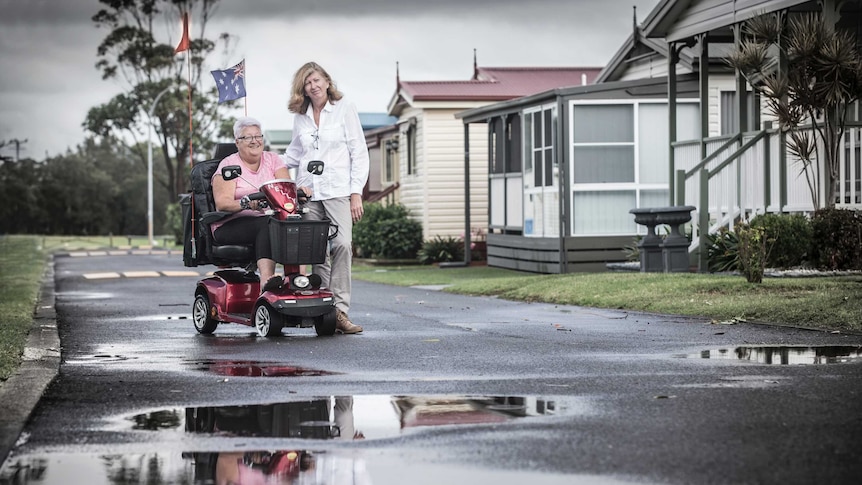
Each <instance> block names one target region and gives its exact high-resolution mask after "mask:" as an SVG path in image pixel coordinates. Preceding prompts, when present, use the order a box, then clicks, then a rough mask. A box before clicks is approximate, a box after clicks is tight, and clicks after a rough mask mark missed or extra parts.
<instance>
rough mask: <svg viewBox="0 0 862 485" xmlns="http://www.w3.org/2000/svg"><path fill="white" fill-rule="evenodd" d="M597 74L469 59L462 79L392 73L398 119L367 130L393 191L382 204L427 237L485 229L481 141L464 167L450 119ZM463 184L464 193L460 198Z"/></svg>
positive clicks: (460, 133)
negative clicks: (395, 207) (406, 216)
mask: <svg viewBox="0 0 862 485" xmlns="http://www.w3.org/2000/svg"><path fill="white" fill-rule="evenodd" d="M600 70H601V69H600V68H597V67H574V68H564V67H559V68H541V67H538V68H529V67H519V68H507V67H501V68H490V67H487V68H486V67H479V66H478V65H477V64H476V62H475V59H474V66H473V71H474V72H473V77H472V78H471V79H469V80H465V81H403V80H401V79H400V76H397V88H396V91H395V93H394V94H393V96H392V99H391V101H390V103H389V106H388V113H389V114H390V115H391V116H395V117H397V122H396V123H395V124H394V125H393V126H391V127H389V128H379V129H378V131H373V132H370V133H366V135H367V137H371V139H372V140H371V141H372V142H371V143H370V144H369V146H374V150H375V152H376V155H375V156H374V158H375V159H376V160H377V161H378V162H379V163H380V166H381V169H380V171H381V174H382V175H383V179H382V180H384V182H383V184H384V186H388V187H395V189H394V190H391V191H390V192H389V193H388V194H387V196H388V199H387V200H390V201H397V202H399V203H401V204H402V205H404V206H405V207H406V208H407V209H408V210H410V212H411V214H413V216H414V217H416V218H418V219H419V221H420V222H421V223H422V228H423V238H424V239H426V240H427V239H431V238H433V237H435V236H441V237H447V236H450V237H460V236H461V235H462V234H464V231H465V226H466V227H467V228H468V229H469V228H470V227H474V226H475V227H486V226H487V223H488V219H487V215H488V207H487V201H488V181H487V174H488V167H487V146H486V145H487V144H486V142H485V136H484V135H483V134H481V133H474V134H473V135H471V136H472V138H471V143H470V145H469V146H470V147H471V150H472V151H471V153H470V163H469V164H465V161H464V151H463V150H464V146H465V144H464V137H465V130H464V126H463V125H462V124H461V122H460V121H459V120H458V119H456V118H455V114H456V113H458V112H460V111H463V110H465V109H471V108H478V107H481V106H485V105H487V104H490V103H494V102H500V101H505V100H509V99H514V98H518V97H522V96H526V95H530V94H534V93H537V92H541V91H544V90H547V89H550V88H552V87H557V86H561V85H586V84H590V83H592V81H593V80H594V79H595V78H596V76H597V75H598V74H599V72H600ZM396 167H397V169H396ZM465 183H466V184H467V187H468V189H469V190H468V191H467V193H466V194H465V191H464V187H465ZM396 184H397V185H396ZM468 202H469V204H468ZM468 208H469V209H468Z"/></svg>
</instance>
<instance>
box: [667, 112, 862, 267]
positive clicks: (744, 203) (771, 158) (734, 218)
mask: <svg viewBox="0 0 862 485" xmlns="http://www.w3.org/2000/svg"><path fill="white" fill-rule="evenodd" d="M783 140H784V137H783V136H782V135H781V133H780V132H779V131H778V130H775V129H771V128H768V127H767V128H766V129H764V130H761V131H755V132H749V133H737V134H734V135H728V136H723V137H715V138H708V139H705V140H703V141H702V140H689V141H683V142H677V143H675V144H674V145H673V150H674V160H675V164H676V169H677V170H676V177H675V178H676V181H675V199H676V204H677V205H692V206H695V207H696V209H695V211H694V212H693V214H692V221H693V223H692V243H691V245H690V247H689V254H694V253H698V267H699V270H700V271H706V270H707V266H706V264H707V254H706V251H705V250H704V251H699V249H700V248H705V247H707V244H708V239H707V236H708V234H712V233H715V232H717V231H719V230H720V229H721V228H722V227H726V228H727V229H728V230H732V229H733V227H734V225H735V224H737V223H738V222H739V221H744V220H748V219H750V218H752V217H754V216H755V215H757V214H764V213H780V212H785V213H806V214H810V213H811V212H813V211H814V209H815V207H814V204H813V202H812V197H811V192H810V189H809V185H808V182H807V181H806V177H805V174H804V173H803V172H802V164H801V162H799V161H798V160H795V159H794V158H793V157H792V156H791V155H789V154H787V155H786V157H785V156H784V155H783V154H782V151H781V150H780V144H781V143H782V142H783ZM861 141H862V123H853V124H850V123H848V126H847V127H846V129H845V132H844V150H842V151H841V153H840V157H841V159H840V172H839V181H838V184H839V185H838V190H837V194H836V203H835V206H836V207H839V208H853V209H862V166H860V161H862V155H860V146H862V142H861ZM701 142H703V143H704V144H705V148H706V154H707V156H706V158H703V159H701V157H700V153H701ZM818 145H819V146H818V153H821V154H822V153H824V151H823V147H822V145H820V142H819V140H818ZM821 170H822V171H821V173H817V174H814V176H815V177H818V178H819V181H820V183H819V187H820V191H821V193H820V194H819V199H820V200H821V201H823V200H825V199H826V196H825V193H824V191H825V185H826V184H825V183H823V181H825V180H826V177H827V176H828V175H827V174H826V173H825V170H826V167H823V166H822V164H821ZM701 228H706V230H705V231H702V230H701Z"/></svg>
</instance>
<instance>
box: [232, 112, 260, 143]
mask: <svg viewBox="0 0 862 485" xmlns="http://www.w3.org/2000/svg"><path fill="white" fill-rule="evenodd" d="M249 126H256V127H258V128H260V132H261V133H263V127H262V126H261V124H260V121H257V120H256V119H255V118H252V117H250V116H245V117H242V118H240V119H238V120H236V123H234V124H233V137H234V139H237V138H239V135H240V134H241V133H242V129H243V128H248V127H249Z"/></svg>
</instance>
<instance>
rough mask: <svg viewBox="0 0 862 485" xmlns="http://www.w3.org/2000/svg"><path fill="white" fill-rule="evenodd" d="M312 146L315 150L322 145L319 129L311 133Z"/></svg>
mask: <svg viewBox="0 0 862 485" xmlns="http://www.w3.org/2000/svg"><path fill="white" fill-rule="evenodd" d="M311 147H312V148H314V149H315V150H317V149H318V148H319V147H320V135H319V134H318V130H314V133H313V134H312V135H311Z"/></svg>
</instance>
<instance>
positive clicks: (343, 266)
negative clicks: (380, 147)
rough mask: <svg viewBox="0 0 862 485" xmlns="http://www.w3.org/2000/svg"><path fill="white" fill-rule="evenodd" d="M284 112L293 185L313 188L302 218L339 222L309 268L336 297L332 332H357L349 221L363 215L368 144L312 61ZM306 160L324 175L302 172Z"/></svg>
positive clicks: (351, 110)
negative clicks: (324, 255) (325, 255)
mask: <svg viewBox="0 0 862 485" xmlns="http://www.w3.org/2000/svg"><path fill="white" fill-rule="evenodd" d="M288 110H289V111H290V112H291V113H294V114H295V115H296V116H295V117H294V121H293V140H291V142H290V146H288V147H287V150H286V151H285V153H284V160H285V163H287V166H288V167H290V168H297V171H296V173H297V175H296V179H297V180H296V181H297V185H301V186H308V187H311V188H313V194H314V195H313V196H312V197H311V200H310V202H309V203H308V204H307V205H306V207H308V209H309V212H308V213H307V214H306V217H308V218H309V219H311V220H320V219H325V218H328V219H330V220H331V221H332V222H333V224H335V225H337V226H338V234H337V235H336V236H335V238H334V239H332V241H331V252H330V258H329V260H328V261H326V262H324V263H322V264H317V265H314V269H313V271H314V273H315V274H318V275H320V277H321V278H322V280H323V284H324V285H325V286H328V287H329V289H330V290H332V293H333V294H334V296H335V307H336V310H337V323H336V329H337V331H339V332H341V333H345V334H352V333H359V332H361V331H362V327H361V326H359V325H356V324H354V323H353V322H351V321H350V319H349V318H348V312H349V311H350V287H351V265H352V264H353V247H352V244H353V223H355V222H357V221H359V219H361V218H362V190H363V188H364V187H365V182H366V181H367V180H368V147H367V146H366V145H365V134H364V133H363V132H362V124H361V123H360V121H359V113H357V111H356V107H355V106H354V105H353V103H351V102H349V101H347V100H345V99H344V95H343V94H342V93H341V92H340V91H339V90H338V89H337V88H336V86H335V83H334V82H333V81H332V78H331V77H330V76H329V74H328V73H327V72H326V70H324V69H323V68H322V67H320V65H319V64H317V63H315V62H309V63H306V64H305V65H303V66H302V67H300V68H299V70H297V71H296V74H295V75H294V76H293V86H292V88H291V93H290V101H288ZM311 160H322V161H323V162H324V164H325V167H326V168H325V169H324V171H323V174H321V175H315V176H311V175H310V174H309V173H308V172H307V170H306V166H307V165H308V162H309V161H311Z"/></svg>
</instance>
